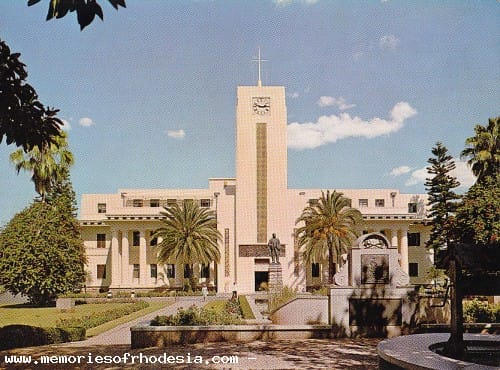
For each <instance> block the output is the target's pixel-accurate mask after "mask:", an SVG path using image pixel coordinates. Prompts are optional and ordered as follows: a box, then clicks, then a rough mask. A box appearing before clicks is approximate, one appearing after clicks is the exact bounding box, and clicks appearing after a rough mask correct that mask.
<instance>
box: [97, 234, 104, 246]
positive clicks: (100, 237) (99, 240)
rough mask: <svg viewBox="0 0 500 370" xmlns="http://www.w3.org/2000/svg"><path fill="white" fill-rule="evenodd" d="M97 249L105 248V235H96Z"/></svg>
mask: <svg viewBox="0 0 500 370" xmlns="http://www.w3.org/2000/svg"><path fill="white" fill-rule="evenodd" d="M97 248H106V234H97Z"/></svg>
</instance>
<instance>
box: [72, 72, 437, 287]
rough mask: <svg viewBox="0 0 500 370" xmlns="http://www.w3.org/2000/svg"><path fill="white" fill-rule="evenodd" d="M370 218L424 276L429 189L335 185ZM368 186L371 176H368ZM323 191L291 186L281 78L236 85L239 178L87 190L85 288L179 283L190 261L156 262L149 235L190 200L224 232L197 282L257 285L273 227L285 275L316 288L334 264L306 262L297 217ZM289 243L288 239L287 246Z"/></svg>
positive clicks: (412, 270) (407, 267) (415, 274)
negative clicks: (167, 210) (216, 256)
mask: <svg viewBox="0 0 500 370" xmlns="http://www.w3.org/2000/svg"><path fill="white" fill-rule="evenodd" d="M334 185H335V184H332V187H331V188H330V190H337V191H339V192H342V193H343V194H344V196H346V197H348V198H350V199H351V201H352V206H353V207H356V208H358V209H359V210H360V211H361V212H362V214H363V218H364V224H363V225H362V226H361V227H360V230H359V231H360V232H372V231H382V232H383V233H384V234H385V235H386V236H387V238H388V239H389V240H390V241H391V243H392V245H393V246H397V247H398V250H399V253H400V255H401V259H400V263H401V266H402V269H403V270H404V271H405V272H407V273H408V274H409V275H410V282H411V283H414V284H418V283H423V282H424V281H425V276H426V274H427V270H428V268H429V267H430V265H431V264H432V255H431V254H430V253H429V252H428V251H427V249H426V248H425V247H424V244H425V241H426V240H427V239H428V236H429V227H428V226H425V224H424V218H425V204H426V203H427V200H426V195H425V194H402V193H400V192H399V191H398V190H397V189H336V188H335V186H334ZM367 185H369V184H367ZM322 190H324V191H326V190H327V189H289V188H288V185H287V112H286V102H285V88H284V87H282V86H262V84H261V82H260V80H259V82H258V85H257V86H240V87H238V89H237V106H236V178H212V179H209V180H208V188H206V189H122V190H119V191H118V192H117V193H116V194H84V195H83V196H82V202H81V214H80V222H81V225H82V229H83V231H82V236H83V239H84V241H85V248H86V252H87V256H88V265H87V270H88V272H89V277H88V280H87V288H95V289H102V290H106V289H108V288H109V289H111V290H128V289H134V290H138V289H144V290H151V289H155V288H162V287H165V288H176V289H177V288H181V287H182V286H183V283H184V279H185V276H184V266H183V265H182V264H178V263H176V261H172V263H171V264H168V265H158V264H157V261H156V246H155V244H156V241H155V240H152V238H151V233H152V231H153V230H155V229H156V228H157V227H159V226H160V219H161V218H162V216H161V213H160V212H161V211H162V209H163V208H162V207H168V206H169V205H170V204H172V203H174V202H181V201H182V200H184V199H192V200H195V201H197V202H199V203H200V205H201V206H202V207H208V208H211V209H213V210H214V211H216V215H217V225H218V229H219V231H220V232H221V234H222V243H221V245H220V252H221V260H220V261H219V263H218V264H214V263H212V264H211V265H210V266H195V267H196V268H195V271H196V273H197V275H198V277H199V282H200V283H201V282H207V283H209V284H210V285H211V286H214V287H216V289H217V291H219V292H226V291H230V290H232V286H233V284H234V283H235V282H236V284H237V287H238V291H239V292H242V293H249V292H254V291H256V290H258V289H259V286H260V284H261V283H262V282H265V281H267V277H268V276H267V271H268V266H269V262H270V257H269V252H268V248H267V241H268V239H269V238H270V236H271V234H272V233H276V234H277V236H278V238H279V239H280V241H281V243H282V245H284V252H282V257H281V258H280V262H281V265H282V268H283V283H284V284H285V285H288V286H290V287H296V288H298V289H299V290H305V289H306V288H311V287H316V286H319V285H320V284H321V281H322V279H326V278H327V276H328V272H327V267H328V264H327V263H326V261H325V263H324V264H314V265H310V266H305V265H304V264H303V263H302V261H301V258H300V253H299V246H298V245H297V243H296V238H295V230H296V228H297V226H296V225H295V221H296V219H297V218H298V217H299V216H300V214H301V212H302V210H303V209H304V207H306V206H307V205H308V202H314V201H316V200H317V199H318V198H319V196H320V195H321V191H322ZM282 249H283V247H282Z"/></svg>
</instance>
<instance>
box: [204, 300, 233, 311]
mask: <svg viewBox="0 0 500 370" xmlns="http://www.w3.org/2000/svg"><path fill="white" fill-rule="evenodd" d="M226 302H227V299H226V300H216V301H210V302H208V303H207V304H206V305H205V306H203V308H206V309H210V310H215V311H217V312H222V311H224V307H225V306H226Z"/></svg>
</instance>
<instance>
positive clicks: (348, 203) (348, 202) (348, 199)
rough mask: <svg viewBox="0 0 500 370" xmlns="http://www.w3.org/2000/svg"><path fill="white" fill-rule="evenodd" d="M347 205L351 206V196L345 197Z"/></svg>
mask: <svg viewBox="0 0 500 370" xmlns="http://www.w3.org/2000/svg"><path fill="white" fill-rule="evenodd" d="M347 206H348V207H352V199H351V198H347Z"/></svg>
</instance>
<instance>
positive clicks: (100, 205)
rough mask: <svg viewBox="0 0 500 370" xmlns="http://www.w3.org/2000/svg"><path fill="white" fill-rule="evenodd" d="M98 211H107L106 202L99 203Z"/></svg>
mask: <svg viewBox="0 0 500 370" xmlns="http://www.w3.org/2000/svg"><path fill="white" fill-rule="evenodd" d="M97 213H106V203H97Z"/></svg>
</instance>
